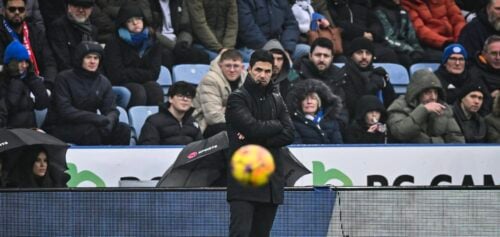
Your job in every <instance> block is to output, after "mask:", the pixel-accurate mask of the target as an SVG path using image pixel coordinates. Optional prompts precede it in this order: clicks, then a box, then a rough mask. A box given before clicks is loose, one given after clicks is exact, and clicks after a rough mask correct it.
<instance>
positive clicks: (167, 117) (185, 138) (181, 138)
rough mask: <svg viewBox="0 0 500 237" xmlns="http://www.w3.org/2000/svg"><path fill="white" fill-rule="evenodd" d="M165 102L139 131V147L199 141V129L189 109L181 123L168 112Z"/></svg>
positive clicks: (200, 137)
mask: <svg viewBox="0 0 500 237" xmlns="http://www.w3.org/2000/svg"><path fill="white" fill-rule="evenodd" d="M169 106H170V104H169V103H168V102H167V103H165V104H162V105H160V106H159V111H158V113H156V114H153V115H151V116H149V117H148V118H147V119H146V122H144V125H143V126H142V129H141V136H140V137H139V141H138V142H137V143H138V144H140V145H186V144H188V143H191V142H193V141H197V140H201V139H203V137H202V136H201V132H200V129H199V128H198V125H197V124H196V122H195V120H194V118H193V117H192V116H191V114H192V113H193V109H192V108H191V109H190V110H188V112H186V113H185V114H184V117H182V121H178V120H177V119H176V118H175V117H174V116H173V115H172V114H171V113H170V111H168V107H169Z"/></svg>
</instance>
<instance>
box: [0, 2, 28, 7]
mask: <svg viewBox="0 0 500 237" xmlns="http://www.w3.org/2000/svg"><path fill="white" fill-rule="evenodd" d="M10 1H14V0H5V1H3V4H4V8H5V6H7V3H9V2H10ZM23 2H24V5H26V0H23Z"/></svg>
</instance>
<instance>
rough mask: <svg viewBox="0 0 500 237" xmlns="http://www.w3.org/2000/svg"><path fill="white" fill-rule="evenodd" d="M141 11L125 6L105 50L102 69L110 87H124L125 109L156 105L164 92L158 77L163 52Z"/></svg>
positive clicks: (119, 14) (135, 7)
mask: <svg viewBox="0 0 500 237" xmlns="http://www.w3.org/2000/svg"><path fill="white" fill-rule="evenodd" d="M144 19H145V18H144V14H143V12H142V10H141V9H140V8H138V7H137V6H135V5H132V4H125V5H123V6H122V7H121V8H120V11H119V12H118V17H117V19H116V28H117V31H116V34H115V36H114V37H113V38H112V39H111V40H110V41H109V42H108V43H107V44H106V48H105V49H104V61H103V63H104V69H105V71H106V75H107V76H108V77H109V79H110V81H111V84H112V85H113V86H123V87H126V88H127V89H128V90H129V91H130V93H131V97H130V101H129V104H128V107H133V106H138V105H159V104H161V103H162V102H163V90H162V88H161V86H160V85H159V84H158V82H156V80H157V79H158V76H159V75H160V67H161V61H162V59H161V58H162V52H161V51H162V50H161V45H160V43H159V42H158V41H157V40H156V38H155V36H154V32H153V31H152V29H151V28H149V27H148V23H147V22H146V21H145V20H144Z"/></svg>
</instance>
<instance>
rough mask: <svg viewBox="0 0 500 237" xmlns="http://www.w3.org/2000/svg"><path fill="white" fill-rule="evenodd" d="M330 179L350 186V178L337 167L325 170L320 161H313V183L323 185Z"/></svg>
mask: <svg viewBox="0 0 500 237" xmlns="http://www.w3.org/2000/svg"><path fill="white" fill-rule="evenodd" d="M330 180H338V181H340V182H342V184H343V186H352V180H351V179H350V178H349V177H348V176H347V175H346V174H344V173H343V172H342V171H340V170H338V169H329V170H325V165H324V164H323V163H322V162H321V161H313V185H325V184H326V183H327V182H328V181H330Z"/></svg>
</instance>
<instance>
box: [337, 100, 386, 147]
mask: <svg viewBox="0 0 500 237" xmlns="http://www.w3.org/2000/svg"><path fill="white" fill-rule="evenodd" d="M386 121H387V112H386V110H385V108H384V104H382V102H381V101H380V99H379V98H378V97H376V96H374V95H364V96H363V97H361V98H360V99H359V100H358V103H357V105H356V113H355V114H354V120H353V121H352V122H351V123H350V124H349V126H348V127H347V129H346V132H345V136H344V143H355V144H373V143H382V144H383V143H387V138H388V132H387V126H386V124H385V123H386Z"/></svg>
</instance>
